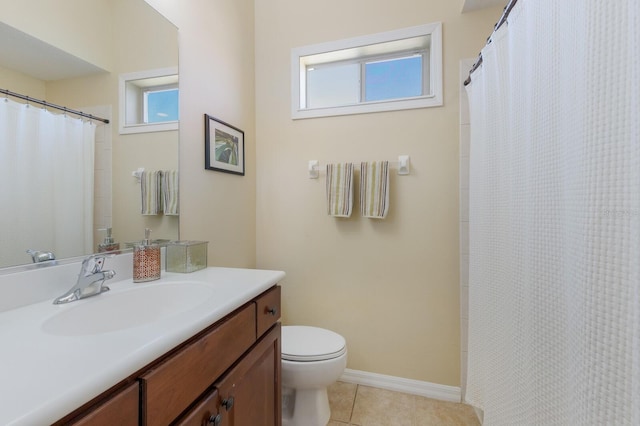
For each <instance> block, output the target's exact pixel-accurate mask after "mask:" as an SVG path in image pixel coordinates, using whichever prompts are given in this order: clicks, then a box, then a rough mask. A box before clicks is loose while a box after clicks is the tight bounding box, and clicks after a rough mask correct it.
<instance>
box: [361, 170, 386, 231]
mask: <svg viewBox="0 0 640 426" xmlns="http://www.w3.org/2000/svg"><path fill="white" fill-rule="evenodd" d="M388 210H389V162H388V161H373V162H371V163H361V164H360V212H361V213H362V216H363V217H369V218H374V219H384V218H385V216H386V215H387V211H388Z"/></svg>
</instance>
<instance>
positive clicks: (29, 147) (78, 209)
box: [0, 99, 95, 266]
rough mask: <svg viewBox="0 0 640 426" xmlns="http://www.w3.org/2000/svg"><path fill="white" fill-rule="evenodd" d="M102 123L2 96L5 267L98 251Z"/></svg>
mask: <svg viewBox="0 0 640 426" xmlns="http://www.w3.org/2000/svg"><path fill="white" fill-rule="evenodd" d="M94 138H95V125H94V124H93V123H91V122H87V121H83V120H80V119H76V118H72V117H68V116H65V115H62V114H54V113H51V112H49V111H47V110H45V109H42V108H39V107H36V106H32V105H27V104H21V103H17V102H14V101H12V100H9V99H0V182H1V185H2V190H1V191H0V218H1V221H2V225H0V226H1V227H2V232H1V233H0V264H2V265H3V266H7V265H16V264H24V263H29V262H31V258H30V257H29V255H28V254H26V253H25V251H26V250H27V249H35V250H43V251H52V252H54V253H55V255H56V257H58V258H62V257H70V256H80V255H82V254H84V253H89V252H92V251H93V250H92V248H93V181H94V177H93V169H94V164H93V162H94Z"/></svg>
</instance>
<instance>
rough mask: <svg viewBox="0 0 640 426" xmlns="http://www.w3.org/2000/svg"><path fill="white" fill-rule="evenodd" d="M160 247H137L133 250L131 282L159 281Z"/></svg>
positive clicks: (155, 245)
mask: <svg viewBox="0 0 640 426" xmlns="http://www.w3.org/2000/svg"><path fill="white" fill-rule="evenodd" d="M161 264H162V263H161V262H160V246H159V245H157V244H151V245H144V244H141V245H137V246H135V248H134V249H133V282H134V283H143V282H146V281H153V280H157V279H160V269H161Z"/></svg>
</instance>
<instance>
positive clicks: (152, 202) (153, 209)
mask: <svg viewBox="0 0 640 426" xmlns="http://www.w3.org/2000/svg"><path fill="white" fill-rule="evenodd" d="M161 174H162V172H159V171H153V170H149V171H147V170H145V171H143V172H142V173H141V174H140V193H141V195H142V208H141V210H140V213H142V214H143V215H156V214H158V213H160V212H161V211H162V194H161V192H160V186H161Z"/></svg>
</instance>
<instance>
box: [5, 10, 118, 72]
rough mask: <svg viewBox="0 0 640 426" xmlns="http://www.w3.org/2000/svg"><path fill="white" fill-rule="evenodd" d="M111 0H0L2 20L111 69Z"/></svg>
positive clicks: (99, 65) (95, 63)
mask: <svg viewBox="0 0 640 426" xmlns="http://www.w3.org/2000/svg"><path fill="white" fill-rule="evenodd" d="M110 3H111V0H92V1H86V0H65V1H52V0H29V1H24V0H20V1H15V0H0V10H1V11H2V14H1V15H2V16H1V18H0V19H1V20H2V22H4V23H6V24H8V25H10V26H12V27H13V28H16V29H18V30H20V31H22V32H24V33H27V34H29V35H31V36H33V37H35V38H38V39H40V40H42V41H45V42H46V43H48V44H50V45H52V46H55V47H57V48H59V49H61V50H64V51H65V52H68V53H70V54H72V55H74V56H76V57H78V58H80V59H83V60H85V61H87V62H89V63H91V64H93V65H96V66H98V67H100V68H102V69H105V70H110V69H111V66H112V60H111V58H112V57H111V35H112V30H113V27H112V23H111V5H110Z"/></svg>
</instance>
